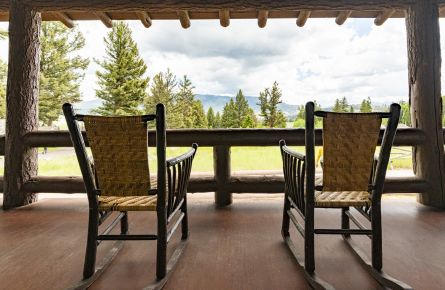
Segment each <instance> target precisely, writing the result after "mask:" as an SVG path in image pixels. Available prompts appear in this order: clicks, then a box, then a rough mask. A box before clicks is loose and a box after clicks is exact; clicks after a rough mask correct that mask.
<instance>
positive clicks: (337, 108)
mask: <svg viewBox="0 0 445 290" xmlns="http://www.w3.org/2000/svg"><path fill="white" fill-rule="evenodd" d="M350 110H351V108H350V106H349V104H348V100H347V99H346V97H343V98H342V99H341V100H339V99H335V105H334V108H333V109H332V111H333V112H337V113H347V112H349V111H350Z"/></svg>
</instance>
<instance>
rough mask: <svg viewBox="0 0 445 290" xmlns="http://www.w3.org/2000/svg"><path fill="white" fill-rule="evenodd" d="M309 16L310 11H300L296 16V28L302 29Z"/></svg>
mask: <svg viewBox="0 0 445 290" xmlns="http://www.w3.org/2000/svg"><path fill="white" fill-rule="evenodd" d="M310 16H311V11H310V10H301V11H300V13H299V14H298V18H297V26H299V27H303V26H304V25H305V24H306V21H307V20H308V18H309V17H310Z"/></svg>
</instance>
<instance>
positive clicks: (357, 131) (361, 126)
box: [323, 113, 382, 191]
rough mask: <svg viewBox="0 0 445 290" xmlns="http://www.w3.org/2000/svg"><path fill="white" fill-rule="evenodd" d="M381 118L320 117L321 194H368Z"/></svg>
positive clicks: (357, 116) (373, 115)
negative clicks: (321, 138)
mask: <svg viewBox="0 0 445 290" xmlns="http://www.w3.org/2000/svg"><path fill="white" fill-rule="evenodd" d="M381 123H382V119H381V117H380V116H379V115H378V114H373V113H369V114H353V113H351V114H342V113H327V115H326V117H324V118H323V151H324V156H323V191H368V190H369V179H370V176H371V171H372V165H373V159H374V153H375V149H376V147H377V144H378V138H379V132H380V126H381Z"/></svg>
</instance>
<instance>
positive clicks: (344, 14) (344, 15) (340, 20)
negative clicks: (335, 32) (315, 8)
mask: <svg viewBox="0 0 445 290" xmlns="http://www.w3.org/2000/svg"><path fill="white" fill-rule="evenodd" d="M351 14H352V10H346V11H340V12H338V14H337V18H335V23H337V24H338V25H343V24H344V23H345V22H346V20H347V19H348V18H349V16H351Z"/></svg>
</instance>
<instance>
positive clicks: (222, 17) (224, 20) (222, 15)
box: [219, 9, 230, 27]
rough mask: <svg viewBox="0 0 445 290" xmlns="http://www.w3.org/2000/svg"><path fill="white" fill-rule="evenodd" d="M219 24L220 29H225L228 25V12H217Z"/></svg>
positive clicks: (224, 10) (225, 10)
mask: <svg viewBox="0 0 445 290" xmlns="http://www.w3.org/2000/svg"><path fill="white" fill-rule="evenodd" d="M219 23H220V24H221V26H222V27H227V26H229V25H230V10H229V9H221V10H219Z"/></svg>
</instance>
